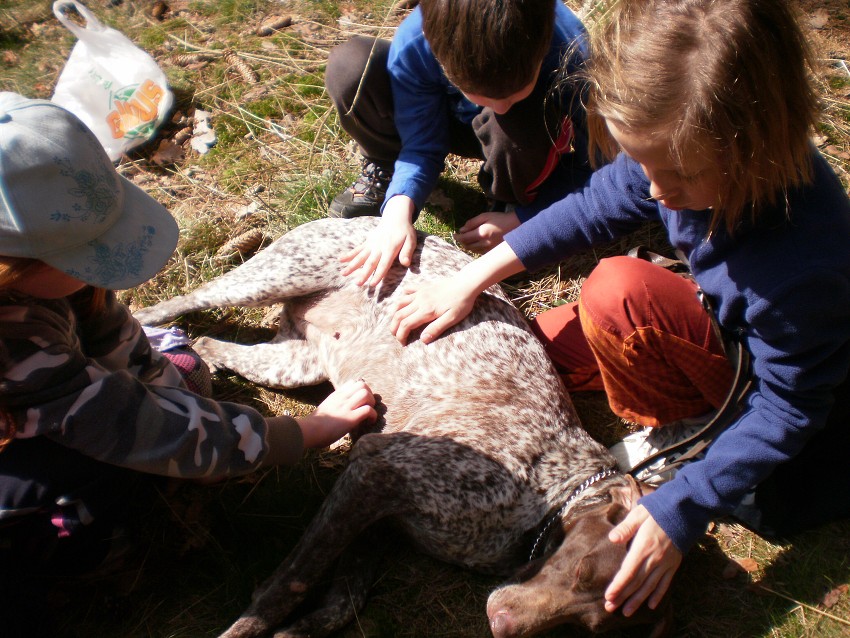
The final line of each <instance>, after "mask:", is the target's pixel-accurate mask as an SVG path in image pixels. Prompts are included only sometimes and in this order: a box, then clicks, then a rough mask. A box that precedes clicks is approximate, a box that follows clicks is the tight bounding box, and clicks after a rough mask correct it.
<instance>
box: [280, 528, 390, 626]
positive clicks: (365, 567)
mask: <svg viewBox="0 0 850 638" xmlns="http://www.w3.org/2000/svg"><path fill="white" fill-rule="evenodd" d="M377 527H380V529H376V528H377ZM386 532H389V530H385V529H384V527H383V526H373V527H371V528H369V529H368V530H366V533H365V534H363V535H361V536H360V537H359V538H358V539H357V540H356V541H355V543H353V544H352V546H351V547H349V548H348V549H347V550H346V551H345V553H343V555H342V556H340V558H339V562H338V563H337V565H336V567H335V568H334V571H333V580H332V582H331V584H330V586H329V588H328V590H327V591H326V592H324V593H323V595H322V596H321V598H320V599H319V600H317V601H316V602H315V603H314V604H312V605H311V608H312V609H311V611H308V612H306V613H305V614H304V615H303V616H301V617H299V618H298V619H297V620H295V621H294V622H293V623H292V624H291V625H289V626H288V627H285V628H282V629H279V630H278V631H276V632H275V634H274V638H322V637H323V636H328V635H330V634H332V633H333V632H335V631H337V630H338V629H341V628H342V627H344V626H346V625H347V624H349V623H350V622H351V621H352V620H354V618H355V617H356V616H357V612H358V611H360V610H361V609H362V608H363V606H364V605H365V604H366V599H367V598H368V595H369V590H370V589H371V587H372V585H373V584H374V582H375V581H376V580H377V576H378V570H379V568H380V567H381V558H382V557H383V555H384V554H385V553H386V551H387V540H388V539H387V534H386ZM299 611H300V610H299Z"/></svg>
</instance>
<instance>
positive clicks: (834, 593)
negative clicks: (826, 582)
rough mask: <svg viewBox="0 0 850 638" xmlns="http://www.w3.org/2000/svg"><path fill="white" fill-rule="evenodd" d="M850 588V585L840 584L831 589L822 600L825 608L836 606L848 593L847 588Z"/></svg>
mask: <svg viewBox="0 0 850 638" xmlns="http://www.w3.org/2000/svg"><path fill="white" fill-rule="evenodd" d="M848 589H850V585H839V586H838V587H835V588H833V589H830V590H829V591H828V592H826V594H825V595H824V597H823V600H821V603H820V604H821V606H822V607H823V608H824V609H831V608H833V607H835V605H836V604H837V603H838V602H839V601H840V600H841V599H842V598H844V597H845V596H846V595H847V590H848Z"/></svg>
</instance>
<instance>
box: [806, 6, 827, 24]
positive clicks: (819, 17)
mask: <svg viewBox="0 0 850 638" xmlns="http://www.w3.org/2000/svg"><path fill="white" fill-rule="evenodd" d="M828 23H829V12H828V11H827V10H826V9H817V10H816V11H815V12H814V13H812V15H810V16H809V26H810V27H812V29H823V28H824V27H825V26H826V25H827V24H828Z"/></svg>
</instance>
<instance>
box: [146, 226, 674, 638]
mask: <svg viewBox="0 0 850 638" xmlns="http://www.w3.org/2000/svg"><path fill="white" fill-rule="evenodd" d="M377 221H378V220H377V219H375V218H358V219H351V220H343V219H321V220H318V221H313V222H310V223H307V224H304V225H302V226H298V227H296V228H295V229H294V230H292V231H290V232H288V233H286V234H285V235H284V236H283V237H281V238H280V239H278V240H277V241H275V242H274V243H272V244H271V245H270V246H269V247H267V248H266V249H265V250H263V251H261V252H260V253H259V254H257V255H256V256H255V257H253V258H252V259H250V260H248V261H247V262H245V263H244V264H242V265H241V266H239V267H237V268H235V269H234V270H232V271H230V272H228V273H226V274H224V275H223V276H221V277H219V278H217V279H215V280H213V281H211V282H209V283H207V284H205V285H203V286H201V287H199V288H197V289H196V290H195V291H194V292H191V293H190V294H187V295H185V296H180V297H175V298H173V299H170V300H168V301H164V302H162V303H160V304H157V305H155V306H153V307H150V308H145V309H142V310H140V311H137V312H136V315H135V316H136V317H137V319H138V320H139V321H140V322H141V323H142V324H144V325H158V324H161V323H164V322H167V321H169V320H171V319H174V318H175V317H178V316H180V315H183V314H186V313H189V312H193V311H197V310H203V309H209V308H214V307H219V306H267V305H272V304H276V303H279V302H284V309H283V310H282V312H281V314H280V317H279V330H278V333H277V335H276V336H275V337H274V338H273V339H272V340H271V341H269V342H267V343H261V344H256V345H239V344H235V343H226V342H222V341H218V340H215V339H211V338H206V337H204V338H201V339H199V340H198V341H197V342H196V344H195V349H196V350H197V351H198V353H199V354H200V355H201V356H202V357H203V358H204V359H205V360H206V361H207V363H208V364H209V365H210V366H211V368H213V369H227V370H230V371H233V372H235V373H237V374H239V375H241V376H243V377H245V378H246V379H249V380H251V381H253V382H256V383H258V384H262V385H264V386H269V387H272V388H294V387H298V386H305V385H313V384H318V383H321V382H324V381H330V382H331V383H332V384H333V385H334V386H339V385H340V384H341V383H344V382H346V381H348V380H350V379H365V380H366V382H367V383H368V384H369V386H370V387H371V388H372V389H373V391H374V392H375V394H376V396H378V397H380V402H381V404H382V405H381V407H382V410H381V412H382V414H381V417H380V418H379V422H378V423H377V424H376V426H375V428H374V430H373V431H370V432H368V433H365V434H363V435H362V436H360V437H359V438H357V439H356V441H355V443H354V444H353V445H352V447H351V450H350V453H349V456H348V460H347V465H346V468H345V469H344V470H343V471H342V473H341V475H340V476H339V478H338V479H337V481H336V483H335V485H334V487H333V489H332V491H331V492H330V494H329V495H328V496H327V498H326V500H325V501H324V503H323V505H322V507H321V508H320V510H319V512H318V513H317V514H316V516H315V517H314V519H313V520H312V522H311V523H310V524H309V526H308V528H307V530H306V531H305V532H304V534H303V536H302V538H301V540H300V541H299V542H298V543H297V545H296V547H295V548H294V549H293V550H292V552H291V553H290V555H289V556H288V557H287V558H286V559H285V560H284V561H283V563H282V564H281V566H280V567H279V568H278V569H277V570H276V571H275V572H274V574H273V575H272V576H271V577H270V578H269V579H268V580H267V581H266V582H265V583H264V584H262V585H261V586H260V587H259V588H258V589H257V591H256V592H255V594H254V598H253V601H252V603H251V605H250V607H248V609H247V610H246V611H245V612H244V613H243V614H242V616H241V617H240V618H239V619H238V620H237V621H236V622H235V623H234V624H233V625H232V626H231V627H230V628H229V629H228V630H227V631H225V633H224V634H222V638H247V637H251V636H263V635H267V634H270V633H271V632H274V631H275V630H276V633H274V636H276V637H277V638H283V637H295V636H313V637H316V636H324V635H327V634H329V633H331V632H333V631H335V630H337V629H339V628H340V627H342V626H344V625H345V624H347V623H348V622H350V621H351V620H352V619H353V618H354V615H355V613H356V611H357V610H358V608H359V607H361V606H362V605H363V604H365V598H366V593H367V592H368V589H369V586H370V584H371V580H370V579H371V576H372V574H373V573H374V572H375V569H376V566H377V565H378V564H379V560H378V558H379V557H377V556H373V553H374V552H375V551H376V550H378V549H379V548H380V547H383V546H384V545H385V543H382V542H380V541H376V540H375V539H376V535H379V534H387V533H390V534H395V535H401V536H404V537H406V538H407V539H409V541H411V542H412V543H413V544H414V546H415V547H417V548H418V549H420V550H421V551H423V552H425V553H427V554H429V555H431V556H433V557H436V558H438V559H440V560H443V561H447V562H449V563H454V564H458V565H462V566H464V567H467V568H470V569H473V570H477V571H479V572H483V573H489V574H499V575H501V576H507V575H510V574H511V573H515V576H514V577H513V578H512V579H511V581H510V584H507V585H505V586H503V587H500V588H498V589H497V590H496V591H494V592H493V593H492V594H491V596H490V598H489V600H488V603H487V614H488V617H489V621H490V627H491V630H492V633H493V635H494V636H495V637H496V638H513V637H516V636H531V635H533V634H536V633H539V632H541V631H543V630H545V629H548V628H551V627H553V626H556V625H560V624H565V623H571V624H577V625H581V626H583V627H585V628H587V629H589V630H591V631H593V632H601V631H607V630H610V629H614V628H617V627H621V626H625V625H629V624H638V623H652V624H654V627H655V631H654V633H653V635H656V636H662V635H665V634H666V633H667V632H669V623H670V620H669V619H670V614H669V606H668V605H666V604H664V605H661V606H660V607H659V609H658V610H656V611H655V612H652V611H650V610H648V609H646V608H645V607H643V608H642V609H641V610H640V611H639V612H638V613H637V614H635V615H633V616H632V617H630V618H626V617H624V616H623V615H622V614H621V613H619V612H615V613H613V614H612V613H608V612H606V611H605V609H604V607H603V604H604V599H603V592H604V590H605V588H606V586H607V585H608V583H609V582H610V580H611V578H612V577H613V576H614V574H615V573H616V571H617V569H618V567H619V565H620V563H621V561H622V559H623V557H624V555H625V552H626V547H625V546H623V545H614V544H613V543H611V542H610V541H608V540H607V535H608V532H609V531H610V530H611V528H612V527H613V526H614V525H616V524H617V523H618V522H620V521H621V520H623V518H624V517H625V516H626V514H627V513H628V511H629V510H630V508H631V507H632V506H633V505H634V504H635V502H636V500H637V499H638V498H639V497H640V496H641V494H642V493H643V491H644V490H645V489H646V488H645V486H643V485H641V484H639V483H637V482H635V481H634V480H633V479H631V477H628V476H625V475H623V474H621V473H620V472H618V471H616V469H615V468H616V461H615V460H614V458H613V457H612V456H611V454H610V453H609V452H608V450H607V449H606V448H605V447H604V446H603V445H601V444H600V443H598V442H597V441H595V440H594V439H593V438H591V437H590V435H588V434H587V433H586V432H585V431H584V430H583V429H582V428H581V424H580V423H579V418H578V416H577V414H576V412H575V409H574V408H573V405H572V403H571V401H570V398H569V396H568V394H567V392H566V390H565V388H564V386H563V384H562V383H561V380H560V378H559V377H558V375H557V373H556V372H555V369H554V367H553V365H552V363H551V362H550V360H549V359H548V357H547V356H546V354H545V352H544V350H543V347H542V345H541V344H540V342H539V341H538V340H537V339H536V337H535V336H534V335H533V333H532V332H531V331H530V330H529V328H528V326H527V323H526V320H525V318H524V316H523V315H522V314H521V313H520V312H519V311H518V310H517V309H516V308H515V307H514V306H513V305H512V304H511V302H510V301H509V299H508V298H507V297H506V296H505V294H504V293H503V292H502V290H501V288H500V287H499V286H493V287H491V288H489V289H488V290H486V291H485V292H484V293H482V294H481V295H480V296H479V298H478V299H477V300H476V302H475V305H474V308H473V310H472V312H471V313H470V314H469V316H468V317H466V318H465V319H464V320H463V321H461V322H460V323H458V324H457V325H456V326H454V327H453V328H452V329H451V330H449V331H447V332H446V333H444V335H443V336H441V337H440V338H439V339H438V340H436V341H435V342H434V343H432V344H428V345H426V344H424V343H422V342H421V341H419V340H418V339H417V338H416V337H417V336H418V333H414V335H412V336H411V339H410V341H409V343H408V345H406V346H402V345H401V344H400V343H399V342H398V341H397V340H396V339H395V337H394V336H393V335H392V333H391V332H390V328H389V326H390V320H391V317H392V315H393V311H394V307H395V304H396V300H397V298H398V296H399V295H400V294H402V293H403V290H404V288H405V287H407V286H409V285H411V284H412V285H415V284H417V283H421V282H424V281H427V280H432V279H435V278H439V277H443V276H446V275H450V274H452V273H454V272H456V271H458V270H459V269H460V268H462V267H463V266H464V265H465V264H466V263H467V262H468V261H470V257H469V256H467V255H466V254H464V253H463V252H461V251H460V250H458V249H457V248H455V247H453V246H451V245H449V244H448V243H447V242H445V241H443V240H441V239H439V238H437V237H435V236H427V235H425V234H423V233H419V237H418V247H417V250H416V253H415V255H414V259H413V263H412V265H411V266H410V267H409V268H404V267H403V266H401V265H400V264H398V263H397V262H396V264H395V266H394V267H393V268H392V269H391V270H390V272H389V273H388V274H387V276H386V277H385V279H384V280H383V282H382V283H381V284H379V285H378V286H376V287H374V288H369V287H367V286H358V285H357V284H356V283H354V282H353V281H352V280H351V278H347V277H343V276H342V275H341V270H342V265H341V263H340V260H339V257H340V255H343V254H345V253H346V252H348V251H349V250H351V249H352V248H354V247H355V246H357V245H359V244H360V243H362V242H363V241H364V240H365V239H366V237H367V235H368V233H369V232H370V231H371V230H372V229H373V228H374V227H375V225H376V224H377ZM517 570H519V571H517ZM328 577H330V578H328ZM328 580H330V583H331V584H330V585H329V586H328V589H327V591H325V592H324V593H323V594H322V595H321V597H318V598H317V595H316V592H317V590H318V588H319V586H320V584H322V583H325V582H327V581H328ZM308 597H309V601H308V603H309V604H311V605H312V607H311V608H309V609H306V610H305V608H304V605H303V604H302V603H304V601H305V599H308ZM317 601H318V602H317Z"/></svg>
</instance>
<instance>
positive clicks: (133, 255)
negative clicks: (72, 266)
mask: <svg viewBox="0 0 850 638" xmlns="http://www.w3.org/2000/svg"><path fill="white" fill-rule="evenodd" d="M154 235H156V229H155V228H154V227H153V226H143V227H142V229H141V235H140V236H139V237H137V238H136V239H135V240H134V241H132V242H129V243H124V242H122V243H119V244H115V245H112V246H108V245H106V244H104V243H101V242H99V241H97V240H94V241H91V242H89V245H90V246H91V247H92V248H94V257H93V258H92V259H91V260H90V265H89V266H87V267H86V268H85V269H84V270H83V271H82V272H80V271H71V272H68V274H69V275H71V276H72V277H76V278H78V279H82V280H90V279H92V277H94V278H95V279H96V280H98V281H100V282H102V283H101V286H105V287H108V286H109V284H110V283H112V282H114V281H119V280H121V279H124V278H126V277H128V276H137V275H138V274H139V273H140V272H142V269H143V268H144V263H145V262H144V256H145V253H146V252H148V250H150V247H151V245H152V244H153V239H154Z"/></svg>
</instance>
